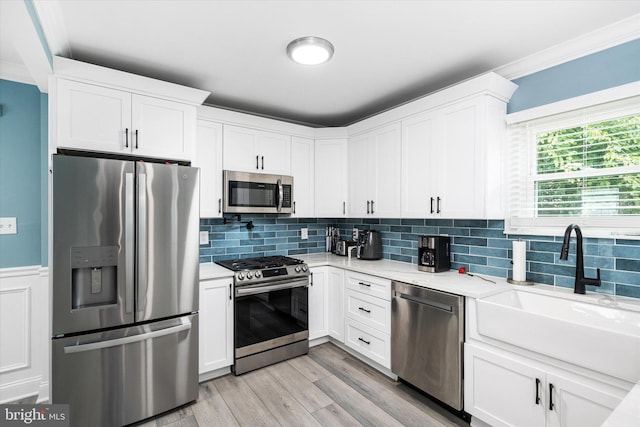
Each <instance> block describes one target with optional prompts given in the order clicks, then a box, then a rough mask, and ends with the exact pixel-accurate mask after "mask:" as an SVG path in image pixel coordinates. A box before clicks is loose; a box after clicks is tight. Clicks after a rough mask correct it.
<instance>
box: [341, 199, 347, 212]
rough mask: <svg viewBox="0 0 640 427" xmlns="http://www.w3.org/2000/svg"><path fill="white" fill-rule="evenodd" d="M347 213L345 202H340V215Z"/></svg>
mask: <svg viewBox="0 0 640 427" xmlns="http://www.w3.org/2000/svg"><path fill="white" fill-rule="evenodd" d="M346 213H347V202H342V215H344V214H346Z"/></svg>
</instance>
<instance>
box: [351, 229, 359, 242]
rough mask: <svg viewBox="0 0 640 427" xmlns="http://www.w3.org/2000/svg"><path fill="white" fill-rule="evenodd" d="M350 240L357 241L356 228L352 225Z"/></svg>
mask: <svg viewBox="0 0 640 427" xmlns="http://www.w3.org/2000/svg"><path fill="white" fill-rule="evenodd" d="M351 240H355V241H358V229H357V228H355V227H353V231H352V232H351Z"/></svg>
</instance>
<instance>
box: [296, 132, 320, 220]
mask: <svg viewBox="0 0 640 427" xmlns="http://www.w3.org/2000/svg"><path fill="white" fill-rule="evenodd" d="M313 155H314V153H313V140H312V139H306V138H299V137H293V138H292V139H291V175H293V214H292V215H291V216H296V217H301V218H310V217H314V216H315V211H314V208H313V202H314V195H313V174H314V172H313V171H314V160H313V159H314V156H313Z"/></svg>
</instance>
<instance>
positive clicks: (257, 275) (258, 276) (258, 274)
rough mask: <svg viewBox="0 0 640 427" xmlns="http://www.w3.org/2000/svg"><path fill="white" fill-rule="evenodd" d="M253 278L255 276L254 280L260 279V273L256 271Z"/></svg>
mask: <svg viewBox="0 0 640 427" xmlns="http://www.w3.org/2000/svg"><path fill="white" fill-rule="evenodd" d="M255 276H256V279H259V278H260V276H262V273H260V272H259V271H256V274H255Z"/></svg>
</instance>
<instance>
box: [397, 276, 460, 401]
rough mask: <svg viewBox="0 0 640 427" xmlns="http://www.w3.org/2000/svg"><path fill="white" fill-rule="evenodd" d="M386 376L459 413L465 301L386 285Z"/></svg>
mask: <svg viewBox="0 0 640 427" xmlns="http://www.w3.org/2000/svg"><path fill="white" fill-rule="evenodd" d="M391 295H392V297H393V298H392V300H391V371H392V372H393V373H394V374H396V375H397V376H399V377H400V378H402V379H403V380H405V381H407V382H408V383H410V384H412V385H414V386H415V387H417V388H419V389H421V390H423V391H425V392H426V393H428V394H430V395H431V396H433V397H435V398H436V399H438V400H440V401H442V402H444V403H446V404H447V405H449V406H451V407H452V408H454V409H457V410H462V363H463V358H462V346H463V342H464V297H462V296H459V295H454V294H449V293H446V292H440V291H436V290H433V289H427V288H422V287H419V286H413V285H409V284H406V283H402V282H395V281H394V282H392V284H391Z"/></svg>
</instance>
